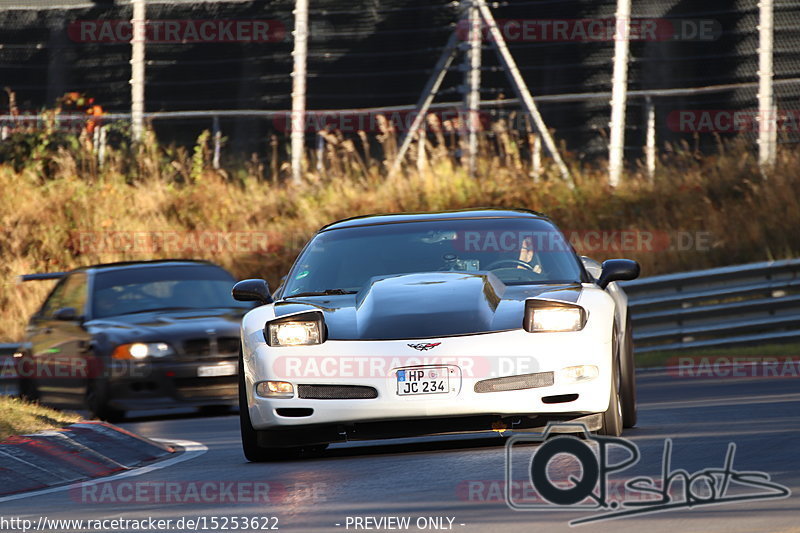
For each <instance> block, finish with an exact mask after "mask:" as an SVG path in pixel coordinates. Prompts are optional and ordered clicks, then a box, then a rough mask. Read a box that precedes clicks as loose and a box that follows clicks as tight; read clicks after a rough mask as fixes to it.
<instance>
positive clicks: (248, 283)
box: [231, 279, 273, 305]
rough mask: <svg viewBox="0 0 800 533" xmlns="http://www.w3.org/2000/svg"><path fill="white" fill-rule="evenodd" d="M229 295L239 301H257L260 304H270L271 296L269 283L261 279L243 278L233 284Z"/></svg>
mask: <svg viewBox="0 0 800 533" xmlns="http://www.w3.org/2000/svg"><path fill="white" fill-rule="evenodd" d="M231 295H232V296H233V299H234V300H238V301H240V302H258V303H260V304H262V305H264V304H271V303H272V301H273V300H272V296H271V295H270V293H269V285H267V282H266V281H264V280H263V279H245V280H242V281H240V282H239V283H237V284H236V285H234V286H233V290H232V291H231Z"/></svg>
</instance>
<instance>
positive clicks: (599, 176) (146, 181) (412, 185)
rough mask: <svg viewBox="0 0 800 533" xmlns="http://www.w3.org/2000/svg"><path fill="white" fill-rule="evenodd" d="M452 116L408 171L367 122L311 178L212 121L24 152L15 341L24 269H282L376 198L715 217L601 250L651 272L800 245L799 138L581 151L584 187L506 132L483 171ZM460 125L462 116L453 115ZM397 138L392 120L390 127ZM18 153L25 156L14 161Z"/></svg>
mask: <svg viewBox="0 0 800 533" xmlns="http://www.w3.org/2000/svg"><path fill="white" fill-rule="evenodd" d="M439 126H440V130H441V132H440V134H439V135H438V136H434V138H433V141H432V142H428V143H427V145H426V149H425V151H424V153H423V154H422V156H421V157H418V156H420V154H419V152H418V151H417V150H418V147H414V148H413V149H412V150H411V154H410V155H409V158H408V162H409V164H408V165H407V166H406V167H405V168H404V170H403V172H402V174H400V175H397V176H395V177H393V178H392V179H387V178H386V168H387V164H386V162H385V161H383V160H377V159H374V158H373V157H371V156H369V155H367V154H366V153H365V150H364V149H363V146H365V145H366V144H367V141H368V139H367V138H366V135H361V137H360V138H357V139H356V140H355V142H354V141H352V140H348V139H346V138H344V137H342V136H341V135H337V134H335V133H331V134H328V135H327V139H326V141H327V145H326V146H327V148H326V151H325V156H324V158H323V161H321V162H320V163H321V164H319V165H318V164H317V161H316V160H312V161H310V162H309V169H308V171H307V172H306V175H305V180H304V182H303V184H301V185H292V184H291V183H290V182H289V181H288V180H287V179H286V173H287V168H286V165H285V164H282V165H277V164H274V165H272V168H271V169H270V168H266V167H265V166H264V165H262V164H261V163H260V162H259V161H257V160H253V161H250V162H246V163H244V164H241V165H234V166H232V167H231V168H228V169H226V170H214V169H212V168H211V164H210V150H209V147H208V145H207V142H208V136H207V135H204V136H202V137H201V138H200V139H198V144H197V146H196V147H195V149H194V150H193V151H192V152H191V153H189V152H187V151H186V150H182V149H175V148H165V147H161V146H159V145H158V144H157V143H156V142H155V141H154V140H153V139H152V138H150V139H148V140H147V141H146V142H145V143H144V144H143V145H142V146H141V147H140V148H138V149H137V150H136V151H131V150H126V149H125V148H124V147H122V148H121V149H119V150H109V153H108V155H107V158H106V161H105V164H104V165H103V166H102V167H99V166H98V165H97V163H96V158H95V157H94V155H93V153H92V149H91V146H90V145H89V144H88V143H87V142H86V141H85V139H83V140H79V141H78V142H74V143H72V144H71V145H67V146H66V147H63V146H62V147H60V148H58V147H54V146H53V145H45V148H43V149H40V150H38V151H37V152H36V154H34V155H33V156H31V157H29V158H28V159H26V160H25V161H24V162H23V163H22V164H19V161H17V163H18V164H17V165H14V164H12V163H11V162H8V158H7V159H6V161H7V162H6V163H2V164H0V253H1V254H2V257H3V262H2V264H0V283H2V286H3V290H2V291H0V341H2V340H8V341H13V340H19V338H20V337H21V336H22V334H23V329H24V324H25V322H26V320H27V318H28V317H29V316H30V314H31V313H32V312H33V311H34V310H35V309H36V308H37V307H38V306H39V305H40V303H41V301H42V299H43V297H44V296H45V294H46V292H47V291H48V290H49V288H50V287H51V286H52V282H35V283H27V284H23V285H19V284H16V283H15V277H16V276H17V275H19V274H23V273H29V272H43V271H57V270H64V269H71V268H74V267H77V266H81V265H88V264H93V263H98V262H106V261H118V260H128V259H149V258H164V257H196V258H206V259H210V260H212V261H215V262H217V263H219V264H221V265H223V266H225V267H227V268H229V269H230V270H232V271H233V272H234V274H235V275H236V276H239V277H245V276H258V277H264V278H266V279H268V280H269V281H270V283H271V284H274V283H275V282H276V281H277V280H278V279H279V277H280V276H281V275H282V274H283V273H285V272H286V270H287V268H288V266H289V265H290V264H291V262H292V260H293V259H294V257H295V255H296V253H297V252H298V250H299V247H300V246H301V245H302V244H303V242H304V241H305V239H307V238H308V237H309V236H310V235H311V234H312V233H313V232H314V231H315V230H317V229H318V228H319V227H320V226H322V225H324V224H327V223H330V222H332V221H334V220H337V219H341V218H345V217H350V216H355V215H360V214H369V213H376V212H397V211H428V210H444V209H459V208H466V207H476V206H492V207H523V208H530V209H534V210H537V211H542V212H544V213H547V214H548V215H550V216H551V218H553V219H554V220H555V221H556V223H558V224H559V225H560V226H561V227H562V228H565V229H573V230H626V229H635V230H655V231H663V232H676V231H688V232H696V231H704V232H710V233H711V235H712V236H713V242H712V243H711V244H712V246H711V248H710V249H708V250H696V249H691V250H686V251H677V250H672V251H669V250H666V251H658V252H646V251H643V252H633V253H627V252H626V253H621V252H619V251H616V252H615V251H613V250H607V251H600V252H595V253H593V254H592V255H593V256H595V257H596V258H597V259H605V258H607V257H610V256H619V255H626V256H629V257H632V258H634V259H637V260H639V261H640V262H641V263H642V266H643V272H644V275H652V274H657V273H663V272H671V271H680V270H687V269H694V268H703V267H711V266H717V265H725V264H736V263H743V262H748V261H757V260H765V259H771V258H783V257H792V256H795V255H797V252H798V251H799V250H800V233H799V232H797V231H796V228H797V227H800V224H798V223H799V222H800V205H798V198H800V180H798V174H800V153H798V152H797V151H796V150H792V149H791V148H786V149H784V150H783V151H782V152H781V153H780V156H779V161H778V166H777V168H776V170H775V172H774V175H772V176H771V177H770V178H769V180H768V181H764V180H763V179H762V177H761V175H760V174H759V172H758V169H757V165H756V161H755V158H754V156H753V154H752V153H751V151H749V150H746V149H745V145H744V144H743V143H742V144H738V143H734V144H731V145H729V146H727V147H725V150H724V152H723V153H722V154H721V155H716V156H706V157H699V156H698V155H697V154H695V153H694V152H692V151H691V150H689V149H688V148H684V149H681V150H676V151H672V152H670V154H668V155H664V156H663V158H662V161H661V168H660V170H659V174H658V176H657V177H656V180H655V181H654V182H652V183H651V182H650V181H648V180H647V179H646V178H645V177H644V176H642V175H641V174H639V173H637V172H631V173H630V174H629V175H627V176H626V179H625V181H624V183H623V184H622V185H621V186H620V187H618V188H617V189H616V190H612V189H611V188H610V187H609V186H608V185H607V182H606V178H605V171H604V169H603V168H594V167H591V166H587V165H584V164H582V163H579V162H577V160H573V161H572V162H571V163H570V165H571V167H572V169H573V172H574V174H575V176H576V182H577V188H576V189H575V190H570V189H569V188H568V187H566V186H565V184H564V183H563V182H562V181H561V179H560V178H559V177H558V174H557V173H556V172H554V169H553V168H545V169H544V173H543V175H542V176H541V178H540V179H539V181H538V182H535V181H534V179H533V178H532V173H531V169H530V165H529V164H528V161H527V159H526V158H525V157H523V156H522V155H521V154H523V153H524V149H525V147H526V145H527V142H528V140H527V139H526V138H523V137H519V136H516V135H511V134H506V133H503V132H500V134H498V135H496V136H495V140H493V141H491V143H490V142H487V141H485V142H484V144H483V146H482V156H481V158H480V162H479V175H478V178H477V179H470V178H469V177H468V176H467V175H466V174H465V172H464V170H463V167H462V166H461V165H460V164H458V163H459V162H458V161H456V159H455V156H454V155H453V154H454V152H455V151H454V148H455V147H457V145H458V143H459V140H458V138H457V137H456V136H453V135H452V134H451V133H452V132H451V131H450V130H452V125H448V124H444V125H439ZM448 128H449V129H450V130H448ZM378 140H379V141H380V142H382V143H383V146H384V149H385V150H388V151H391V150H392V147H393V146H394V145H395V143H396V140H395V138H394V133H393V132H392V131H391V130H389V129H388V128H387V129H385V130H384V131H383V132H381V134H380V135H379V136H378ZM15 167H16V168H15ZM110 231H119V232H136V231H141V232H153V231H155V232H164V231H176V232H188V231H219V232H266V233H267V234H268V235H269V238H270V246H269V250H268V251H267V252H263V253H252V252H246V251H239V252H234V253H231V252H227V251H223V252H218V251H215V250H213V249H207V248H203V247H194V248H192V249H188V250H185V251H184V252H176V251H175V250H153V251H145V252H135V251H125V250H121V249H117V250H114V249H112V250H108V249H92V248H91V247H89V248H87V247H86V246H82V245H81V241H80V236H81V234H82V232H110Z"/></svg>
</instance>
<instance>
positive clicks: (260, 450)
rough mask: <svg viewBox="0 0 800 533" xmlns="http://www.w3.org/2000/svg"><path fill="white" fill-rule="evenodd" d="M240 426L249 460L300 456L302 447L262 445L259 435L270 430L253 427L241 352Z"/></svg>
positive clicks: (264, 435) (266, 433)
mask: <svg viewBox="0 0 800 533" xmlns="http://www.w3.org/2000/svg"><path fill="white" fill-rule="evenodd" d="M239 427H240V428H241V433H242V451H243V452H244V456H245V458H246V459H247V460H248V461H251V462H254V463H261V462H265V461H280V460H283V459H294V458H296V457H298V456H299V455H300V453H301V451H302V448H299V447H293V448H277V447H275V448H273V447H266V446H261V445H260V444H259V437H260V438H261V439H262V440H263V439H264V438H265V437H266V436H267V435H268V432H266V431H263V430H262V431H257V430H255V429H253V424H252V422H251V420H250V410H249V409H248V407H247V391H246V390H245V379H244V360H243V357H242V354H241V352H240V353H239Z"/></svg>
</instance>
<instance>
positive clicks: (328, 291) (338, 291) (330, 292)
mask: <svg viewBox="0 0 800 533" xmlns="http://www.w3.org/2000/svg"><path fill="white" fill-rule="evenodd" d="M357 292H358V291H348V290H345V289H325V290H324V291H308V292H298V293H297V294H289V295H287V296H284V297H283V298H284V299H286V298H299V297H301V296H334V295H339V294H355V293H357Z"/></svg>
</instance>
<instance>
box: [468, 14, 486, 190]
mask: <svg viewBox="0 0 800 533" xmlns="http://www.w3.org/2000/svg"><path fill="white" fill-rule="evenodd" d="M464 20H465V21H466V22H467V24H468V28H469V31H468V32H467V35H468V52H467V54H466V57H465V60H464V67H465V69H464V70H465V73H464V77H465V78H466V82H467V83H466V84H465V85H466V87H465V89H466V93H465V106H464V107H465V108H466V117H465V120H466V125H467V135H468V146H467V150H468V154H467V156H468V168H469V177H471V178H474V177H475V172H476V170H477V163H478V125H479V124H480V121H479V120H478V113H479V112H480V105H481V46H482V44H483V39H482V36H481V26H482V25H481V14H480V11H479V10H478V6H477V5H475V2H474V1H473V0H469V1H468V2H467V9H466V17H465V19H464Z"/></svg>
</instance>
